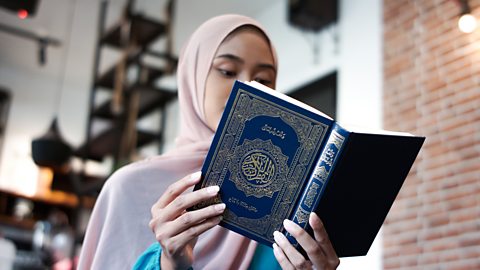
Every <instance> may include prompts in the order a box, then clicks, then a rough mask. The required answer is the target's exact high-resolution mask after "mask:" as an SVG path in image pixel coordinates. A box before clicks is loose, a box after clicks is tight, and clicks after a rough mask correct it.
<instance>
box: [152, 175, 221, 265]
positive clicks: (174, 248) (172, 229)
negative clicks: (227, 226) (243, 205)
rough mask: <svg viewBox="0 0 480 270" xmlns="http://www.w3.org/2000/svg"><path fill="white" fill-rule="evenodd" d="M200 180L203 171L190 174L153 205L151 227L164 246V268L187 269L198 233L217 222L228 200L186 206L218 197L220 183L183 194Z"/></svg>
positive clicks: (162, 260) (162, 261)
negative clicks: (194, 208) (197, 207)
mask: <svg viewBox="0 0 480 270" xmlns="http://www.w3.org/2000/svg"><path fill="white" fill-rule="evenodd" d="M199 180H200V172H197V173H194V174H191V175H188V176H186V177H184V178H183V179H181V180H179V181H177V182H175V183H173V184H172V185H170V186H169V187H168V189H167V190H166V191H165V193H164V194H163V195H162V196H161V197H160V199H159V200H158V201H157V202H156V203H155V204H154V205H153V207H152V209H151V213H152V220H151V221H150V224H149V225H150V228H151V229H152V231H153V232H154V233H155V237H156V238H157V241H158V242H159V243H160V245H161V246H162V250H163V251H162V257H161V259H160V262H161V269H175V268H181V269H187V268H188V267H190V266H191V265H192V262H193V247H194V245H195V242H196V240H197V237H198V236H199V235H200V234H202V233H203V232H205V231H206V230H208V229H210V228H212V227H214V226H215V225H217V224H218V223H219V222H220V220H221V215H222V213H223V211H224V210H225V204H215V205H211V206H208V207H205V208H202V209H199V210H195V211H189V212H187V211H186V209H187V208H189V207H191V206H193V205H196V204H198V203H200V202H202V201H206V200H208V199H210V198H212V197H215V196H216V195H217V193H218V190H219V187H218V186H211V187H207V188H203V189H200V190H197V191H194V192H190V193H186V194H182V193H183V192H184V191H185V190H187V189H188V188H190V187H192V186H193V185H195V184H196V183H197V182H198V181H199Z"/></svg>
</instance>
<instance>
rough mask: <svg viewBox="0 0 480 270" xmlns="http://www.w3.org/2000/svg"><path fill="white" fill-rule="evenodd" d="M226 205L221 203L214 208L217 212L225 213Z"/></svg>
mask: <svg viewBox="0 0 480 270" xmlns="http://www.w3.org/2000/svg"><path fill="white" fill-rule="evenodd" d="M225 207H226V205H225V204H224V203H219V204H216V205H215V206H214V208H215V210H216V211H217V212H223V210H225Z"/></svg>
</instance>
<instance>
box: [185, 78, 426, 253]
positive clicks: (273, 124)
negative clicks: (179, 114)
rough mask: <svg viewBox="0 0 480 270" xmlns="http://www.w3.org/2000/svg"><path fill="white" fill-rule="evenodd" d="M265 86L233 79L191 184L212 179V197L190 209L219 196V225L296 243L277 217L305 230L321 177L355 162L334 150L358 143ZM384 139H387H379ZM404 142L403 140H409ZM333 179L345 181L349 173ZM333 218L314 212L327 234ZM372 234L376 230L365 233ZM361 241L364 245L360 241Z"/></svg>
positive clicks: (318, 200) (322, 186) (319, 196)
mask: <svg viewBox="0 0 480 270" xmlns="http://www.w3.org/2000/svg"><path fill="white" fill-rule="evenodd" d="M265 88H266V87H265ZM265 88H264V87H262V86H261V85H259V84H251V83H243V82H240V81H236V82H235V84H234V86H233V88H232V92H231V94H230V97H229V99H228V101H227V104H226V108H225V111H224V113H223V116H222V118H221V120H220V123H219V126H218V128H217V131H216V133H215V136H214V139H213V141H212V144H211V147H210V150H209V152H208V154H207V156H206V159H205V161H204V164H203V167H202V180H201V182H200V183H199V184H197V185H196V186H195V189H200V188H203V187H207V186H213V185H218V186H220V192H219V196H218V197H217V198H215V199H214V200H211V201H208V202H205V203H204V204H201V205H197V206H195V207H194V208H193V209H198V208H201V207H205V206H207V205H210V204H212V203H218V202H223V203H225V204H226V206H227V207H226V210H225V212H224V218H223V220H222V222H221V223H220V225H221V226H223V227H225V228H228V229H230V230H232V231H235V232H237V233H240V234H242V235H244V236H247V237H249V238H251V239H253V240H256V241H258V242H259V243H262V244H266V245H269V246H271V244H272V243H274V239H273V232H274V231H281V232H283V233H284V234H285V235H286V236H287V238H289V240H290V242H291V243H292V244H293V245H294V246H295V247H297V248H299V249H300V247H299V245H298V243H297V242H296V241H295V239H294V238H293V237H291V236H290V235H288V233H286V231H285V230H284V229H283V226H282V222H283V220H284V219H290V220H293V221H294V222H296V223H297V224H299V225H300V226H301V227H302V228H304V229H306V230H307V231H309V229H310V228H309V226H308V216H309V214H310V212H312V211H317V210H318V209H319V207H320V206H321V204H322V201H323V197H324V195H323V194H324V192H328V188H326V187H327V186H328V183H329V181H331V178H332V177H333V178H335V175H336V174H338V173H337V172H336V167H337V166H336V165H337V164H338V166H339V167H342V166H343V167H345V166H347V167H348V166H349V164H351V162H353V163H356V162H357V161H349V162H348V163H347V164H346V165H345V163H344V162H342V161H341V160H342V156H343V155H344V152H350V150H349V146H350V145H352V142H359V141H360V144H362V143H361V141H362V140H358V139H356V140H351V139H350V138H351V137H354V136H352V133H351V132H350V131H347V130H346V129H344V128H342V127H341V126H340V125H338V124H337V123H336V122H335V121H334V120H333V119H331V118H330V117H328V116H326V115H324V114H323V113H321V112H319V111H317V110H315V109H313V108H310V107H309V106H307V105H305V104H303V103H301V102H299V101H297V100H294V99H293V98H290V97H287V96H286V95H283V94H281V93H278V92H275V91H273V90H271V89H265ZM378 136H382V138H385V135H376V136H375V137H378ZM390 137H395V138H396V137H401V138H403V137H404V136H393V135H391V136H390ZM407 137H409V136H407ZM382 138H380V139H379V141H381V140H382ZM387 138H388V136H387ZM420 139H421V138H420ZM390 141H391V140H389V139H387V143H389V142H390ZM407 141H408V144H411V143H410V140H407ZM418 142H419V141H417V144H415V147H413V148H412V147H411V148H412V149H413V150H412V151H411V154H410V155H409V156H408V161H407V162H406V163H405V162H401V165H400V166H399V168H403V171H402V173H403V174H401V175H399V177H397V178H398V179H400V180H395V181H397V182H399V181H400V182H403V180H404V179H405V177H406V173H408V171H409V169H410V166H411V165H412V163H413V161H414V159H415V157H416V154H417V153H418V151H419V149H420V146H421V143H423V140H421V143H420V145H418ZM355 144H357V143H355ZM365 157H366V156H363V157H360V156H359V158H365ZM347 170H348V169H347ZM405 170H406V173H405ZM342 177H343V178H349V177H352V176H351V175H346V176H342ZM334 181H337V179H334ZM338 181H343V182H344V183H348V181H350V179H347V180H338ZM341 183H342V182H341ZM341 183H340V184H341ZM372 184H374V182H372V183H369V184H366V185H365V186H364V187H363V190H367V191H368V189H372ZM336 186H338V184H337V185H336ZM400 186H401V185H400ZM394 187H395V188H396V189H395V190H394V192H393V193H392V194H395V195H396V193H395V192H397V193H398V190H399V188H400V187H399V186H398V185H396V186H394ZM345 188H346V189H348V187H345V186H343V185H341V187H340V188H338V187H336V188H334V189H333V192H331V193H335V192H338V190H340V191H342V189H345ZM387 188H388V187H387ZM358 191H360V192H362V191H361V190H358ZM367 191H365V192H367ZM331 196H334V198H335V197H336V195H335V194H330V195H329V196H327V197H331ZM337 199H338V198H337ZM393 199H394V197H393V198H391V197H389V198H388V200H386V203H381V204H382V205H388V204H389V203H393ZM328 203H329V202H328V201H327V204H328ZM346 204H348V202H347V203H346ZM390 205H391V204H390ZM388 209H389V207H388V208H387V209H386V212H388ZM386 212H385V208H382V209H381V213H379V214H376V216H375V217H372V219H375V221H376V223H375V224H377V223H379V222H380V223H383V219H382V216H383V218H385V216H386V214H387V213H386ZM320 217H321V218H322V215H320ZM335 218H336V219H334V222H333V223H331V222H330V220H324V218H322V221H323V222H324V223H326V225H327V224H328V225H329V226H330V231H329V229H328V228H327V232H328V233H329V235H330V234H332V235H334V238H335V236H336V235H337V234H338V232H334V227H335V226H337V223H338V222H340V223H343V222H344V221H343V220H342V219H341V218H338V217H335ZM360 228H362V226H360ZM362 229H364V228H362ZM378 229H379V228H376V227H375V226H370V227H369V228H366V229H364V230H369V231H375V230H377V232H378ZM353 231H354V232H357V231H355V230H353ZM358 232H359V233H362V231H358ZM340 234H341V233H340ZM375 235H376V232H375V234H374V235H373V238H374V237H375ZM369 236H370V237H369V238H367V239H365V241H366V242H370V241H371V242H373V238H372V237H371V233H370V234H369ZM371 238H372V239H371ZM371 242H370V244H371ZM332 244H333V245H334V248H335V249H336V251H337V254H338V255H339V256H353V255H362V253H366V251H365V250H364V249H363V250H354V251H353V252H350V250H348V248H347V250H348V251H347V252H344V251H343V250H344V249H345V247H343V245H344V243H341V244H340V245H337V244H336V243H335V242H334V241H333V240H332ZM366 246H368V247H369V245H368V244H367V245H366ZM367 251H368V248H367Z"/></svg>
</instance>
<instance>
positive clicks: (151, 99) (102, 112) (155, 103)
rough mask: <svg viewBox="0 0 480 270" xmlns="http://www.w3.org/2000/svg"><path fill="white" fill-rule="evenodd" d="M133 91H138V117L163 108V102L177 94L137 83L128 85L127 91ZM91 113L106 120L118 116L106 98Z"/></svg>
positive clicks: (165, 102) (168, 100)
mask: <svg viewBox="0 0 480 270" xmlns="http://www.w3.org/2000/svg"><path fill="white" fill-rule="evenodd" d="M133 91H139V92H140V100H139V103H140V104H139V111H138V118H141V117H142V116H144V115H147V114H148V113H150V112H152V111H153V110H155V109H160V108H163V107H164V106H165V104H167V103H168V102H170V101H171V100H173V99H174V98H175V97H176V95H177V94H176V93H175V92H172V91H169V90H164V89H159V88H153V87H150V86H144V85H138V84H135V85H133V86H131V87H129V89H128V90H127V93H131V92H133ZM127 99H128V96H127ZM92 115H93V116H94V117H98V118H102V119H108V120H113V119H115V118H116V117H118V115H116V114H114V113H113V112H112V110H111V100H107V101H105V102H104V103H103V104H101V105H100V106H98V107H97V108H96V109H95V110H94V111H93V113H92Z"/></svg>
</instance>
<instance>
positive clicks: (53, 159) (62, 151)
mask: <svg viewBox="0 0 480 270" xmlns="http://www.w3.org/2000/svg"><path fill="white" fill-rule="evenodd" d="M71 156H72V148H71V147H70V145H69V144H68V143H66V142H65V140H63V138H62V135H61V134H60V131H59V129H58V124H57V118H54V119H53V121H52V124H51V125H50V128H49V129H48V131H47V133H45V134H44V135H43V136H41V137H39V138H36V139H34V140H33V141H32V157H33V161H34V162H35V164H37V165H38V166H42V167H49V168H52V169H53V170H54V171H55V170H58V169H60V168H61V167H62V166H63V165H65V164H66V163H67V162H68V161H69V160H70V157H71Z"/></svg>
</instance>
